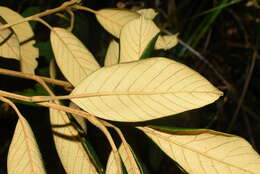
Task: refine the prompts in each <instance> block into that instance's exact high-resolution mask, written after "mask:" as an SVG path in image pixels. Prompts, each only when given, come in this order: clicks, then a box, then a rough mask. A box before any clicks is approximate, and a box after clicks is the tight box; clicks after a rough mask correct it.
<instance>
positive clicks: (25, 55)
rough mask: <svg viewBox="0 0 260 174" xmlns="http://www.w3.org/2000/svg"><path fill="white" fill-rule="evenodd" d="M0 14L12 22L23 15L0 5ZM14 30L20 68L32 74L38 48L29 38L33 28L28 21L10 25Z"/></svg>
mask: <svg viewBox="0 0 260 174" xmlns="http://www.w3.org/2000/svg"><path fill="white" fill-rule="evenodd" d="M0 16H1V17H2V18H3V19H4V20H5V21H6V22H7V23H12V22H15V21H18V20H21V19H23V17H22V16H21V15H20V14H19V13H16V12H15V11H13V10H11V9H9V8H7V7H3V6H0ZM11 28H12V29H13V31H14V32H15V34H16V36H17V38H18V40H19V43H20V44H21V45H20V51H21V52H20V54H21V57H20V62H21V70H22V72H25V73H30V74H34V70H35V68H36V67H37V64H38V63H37V61H36V58H38V57H39V52H38V48H36V47H34V46H33V45H34V44H35V40H31V39H32V38H33V36H34V33H33V30H32V28H31V26H30V24H29V23H28V22H23V23H20V24H17V25H14V26H12V27H11Z"/></svg>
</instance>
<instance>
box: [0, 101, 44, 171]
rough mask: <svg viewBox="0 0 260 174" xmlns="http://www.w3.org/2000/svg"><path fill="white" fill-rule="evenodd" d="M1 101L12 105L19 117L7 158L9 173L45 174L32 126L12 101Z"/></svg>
mask: <svg viewBox="0 0 260 174" xmlns="http://www.w3.org/2000/svg"><path fill="white" fill-rule="evenodd" d="M1 100H2V101H4V102H7V103H8V104H9V105H11V107H12V108H13V109H14V110H15V112H16V113H17V115H18V117H19V119H18V122H17V124H16V128H15V131H14V136H13V139H12V142H11V145H10V147H9V151H8V156H7V170H8V173H9V174H17V173H19V174H30V173H39V174H45V173H46V172H45V169H44V166H43V161H42V158H41V154H40V151H39V148H38V145H37V143H36V141H35V137H34V134H33V132H32V130H31V127H30V125H29V124H28V122H27V121H26V120H25V119H24V117H23V116H22V114H21V113H20V112H19V110H18V108H17V107H16V106H15V105H14V104H13V103H12V102H11V101H9V100H7V99H3V98H2V99H1Z"/></svg>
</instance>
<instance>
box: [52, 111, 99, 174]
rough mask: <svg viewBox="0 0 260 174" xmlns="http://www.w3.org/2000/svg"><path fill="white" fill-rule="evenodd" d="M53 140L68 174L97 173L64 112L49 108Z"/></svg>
mask: <svg viewBox="0 0 260 174" xmlns="http://www.w3.org/2000/svg"><path fill="white" fill-rule="evenodd" d="M50 116H51V117H50V120H51V124H52V127H53V128H52V130H53V131H54V142H55V146H56V149H57V152H58V154H59V157H60V159H61V162H62V165H63V167H64V168H65V170H66V172H67V173H68V174H82V173H87V174H97V171H96V169H95V167H94V166H93V164H92V163H91V161H90V159H89V157H88V155H87V152H86V151H85V150H84V148H83V146H82V144H81V142H80V141H79V135H78V132H77V131H76V130H75V128H74V127H73V126H72V125H71V124H70V120H69V119H68V117H67V115H66V113H64V112H61V111H57V110H54V109H50Z"/></svg>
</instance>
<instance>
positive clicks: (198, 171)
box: [139, 127, 260, 174]
mask: <svg viewBox="0 0 260 174" xmlns="http://www.w3.org/2000/svg"><path fill="white" fill-rule="evenodd" d="M139 129H141V130H142V131H143V132H144V133H145V134H146V135H147V136H148V137H150V138H151V139H152V140H153V141H154V142H155V143H156V144H157V145H158V146H159V147H160V148H161V149H162V150H163V151H164V152H165V153H166V154H167V155H168V156H170V157H171V158H172V159H173V160H175V161H176V162H178V163H179V164H180V165H181V166H182V167H183V168H184V169H185V170H186V171H187V172H188V173H189V174H258V173H259V171H260V156H259V155H258V154H257V153H256V152H255V151H254V150H253V148H252V146H251V145H250V144H249V143H248V142H247V141H245V140H244V139H242V138H240V137H237V136H224V135H221V134H216V133H213V134H211V133H201V134H199V133H197V134H195V135H173V134H168V133H164V132H160V131H157V130H154V129H151V128H147V127H144V128H141V127H140V128H139Z"/></svg>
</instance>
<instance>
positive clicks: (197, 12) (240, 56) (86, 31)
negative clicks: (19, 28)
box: [0, 0, 260, 174]
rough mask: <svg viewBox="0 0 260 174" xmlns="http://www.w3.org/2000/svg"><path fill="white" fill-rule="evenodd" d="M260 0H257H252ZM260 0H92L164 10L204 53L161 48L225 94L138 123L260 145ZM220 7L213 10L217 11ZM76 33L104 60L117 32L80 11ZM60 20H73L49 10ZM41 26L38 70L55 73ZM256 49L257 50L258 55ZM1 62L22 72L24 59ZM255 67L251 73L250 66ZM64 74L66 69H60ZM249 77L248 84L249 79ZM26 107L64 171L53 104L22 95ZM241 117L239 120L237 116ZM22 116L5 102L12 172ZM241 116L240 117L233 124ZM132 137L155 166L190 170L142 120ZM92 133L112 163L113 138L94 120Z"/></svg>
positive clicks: (28, 10) (0, 160) (50, 159)
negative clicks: (218, 134)
mask: <svg viewBox="0 0 260 174" xmlns="http://www.w3.org/2000/svg"><path fill="white" fill-rule="evenodd" d="M62 2H64V1H59V0H48V1H46V0H20V1H17V0H9V1H1V2H0V5H3V6H7V7H9V8H11V9H13V10H15V11H17V12H19V13H20V14H22V15H24V16H30V15H32V14H35V13H37V12H40V11H44V10H46V9H50V8H55V7H57V6H59V5H60V4H62ZM250 2H251V3H253V2H254V3H255V4H254V5H253V6H249V5H248V4H249V3H250ZM257 3H258V4H259V5H260V3H259V2H258V1H245V0H244V1H243V0H241V1H239V0H238V1H228V0H200V1H193V0H182V1H175V0H140V1H137V0H136V1H135V0H125V1H117V0H102V1H96V0H88V1H83V2H82V5H84V6H87V7H90V8H93V9H101V8H109V7H125V8H131V9H138V8H154V9H156V10H157V11H158V16H157V17H156V19H155V21H156V23H157V25H158V26H159V27H160V28H161V29H162V30H167V31H169V32H172V33H177V32H178V33H179V38H180V39H181V40H182V41H184V42H185V43H187V44H188V45H190V46H191V47H193V48H194V49H195V50H196V51H197V52H198V53H199V54H200V55H201V56H203V57H198V56H197V55H195V54H194V51H190V50H188V49H187V47H186V46H184V45H183V44H178V46H177V47H175V48H173V49H170V50H168V51H164V52H155V53H154V54H155V55H161V56H165V57H168V58H171V59H174V60H177V61H180V62H182V63H184V64H186V65H188V66H190V67H192V68H193V69H195V70H196V71H198V72H200V73H201V74H203V75H204V76H205V77H206V78H207V79H208V80H209V81H211V82H212V83H213V84H214V85H215V86H216V87H218V88H219V89H221V90H222V91H223V92H224V93H225V95H224V96H223V97H221V98H220V99H219V100H218V101H216V102H215V103H213V104H211V105H208V106H206V107H203V108H200V109H197V110H193V111H189V112H185V113H183V114H179V115H177V116H175V117H167V118H163V119H159V120H155V121H150V122H145V123H138V125H147V124H148V125H149V124H156V125H168V126H179V127H188V128H209V129H213V130H217V131H222V132H228V133H233V134H236V135H239V136H241V137H243V138H245V139H247V140H248V141H249V142H250V143H251V144H252V146H253V148H254V149H255V150H256V151H258V152H259V151H260V139H259V135H260V124H259V123H260V115H259V114H260V110H259V106H260V100H258V99H259V95H260V84H259V83H260V82H259V80H260V62H259V59H260V56H259V55H258V53H257V51H259V48H260V45H259V37H260V36H259V32H257V31H259V29H260V23H259V22H260V18H259V15H260V13H259V12H260V6H259V5H258V4H257ZM212 9H213V10H212ZM75 15H76V22H75V27H74V30H73V33H74V34H75V35H76V36H78V38H79V39H80V40H81V41H82V42H83V43H84V44H85V45H86V46H87V47H88V48H89V49H90V50H91V52H92V53H93V54H94V55H95V57H96V58H97V60H98V61H99V63H100V64H101V65H103V61H104V56H105V53H106V48H107V46H108V43H109V41H110V40H111V39H112V36H111V35H109V34H108V33H107V32H106V31H105V30H104V29H103V28H102V27H101V26H100V25H99V24H98V23H97V21H96V19H95V17H94V16H93V14H90V13H88V12H83V11H77V12H75ZM44 19H45V20H46V21H47V22H48V23H49V24H51V25H52V26H59V27H66V26H68V22H66V21H65V20H63V19H61V18H59V17H58V16H56V15H50V16H47V17H44ZM31 24H32V26H33V30H34V31H35V39H36V42H37V43H36V47H38V48H39V49H40V57H39V58H38V59H37V60H38V62H39V66H38V67H37V69H36V73H37V74H40V75H44V76H49V74H48V64H49V61H50V59H51V58H52V57H53V56H52V52H51V48H50V44H49V42H48V40H49V31H48V29H47V28H46V27H44V26H43V25H42V24H39V23H31ZM254 55H255V56H254ZM0 67H1V68H7V69H12V70H17V71H19V62H17V61H15V60H11V59H3V58H0ZM250 72H251V73H250ZM59 77H60V78H61V79H64V78H63V77H62V74H61V73H60V74H59ZM247 84H248V86H247ZM0 89H1V90H6V91H10V92H16V93H21V94H23V95H33V94H40V93H42V92H43V91H42V89H41V88H39V87H38V86H37V85H36V84H35V82H33V81H30V80H24V79H19V78H14V77H9V76H3V75H0ZM53 90H54V91H56V93H57V94H63V93H64V94H65V91H64V90H63V89H60V88H53ZM17 106H18V108H19V109H20V110H21V112H22V114H23V115H24V116H25V117H26V118H27V120H28V121H29V123H30V124H31V126H32V128H33V130H34V133H35V135H36V138H37V141H38V143H39V146H40V150H41V152H42V154H43V158H44V160H45V165H46V168H47V171H48V173H64V170H63V168H62V166H61V165H60V163H59V159H58V157H57V153H56V151H55V148H54V145H53V142H52V135H51V130H50V125H49V118H48V109H46V108H42V107H36V106H29V105H28V104H24V103H21V102H17ZM232 120H233V121H232ZM16 121H17V117H16V114H15V113H14V112H13V111H12V109H10V107H8V106H7V105H5V104H3V103H1V110H0V166H1V171H0V173H6V169H5V168H6V155H7V152H8V147H9V144H10V142H11V138H12V134H13V131H14V128H15V124H16ZM231 123H234V124H231ZM115 124H117V125H118V126H120V127H123V131H124V132H125V134H126V135H127V138H128V141H129V142H130V144H131V145H132V147H133V148H134V149H135V150H136V153H137V154H139V157H140V159H141V160H142V161H143V162H144V164H145V165H146V167H147V170H148V171H149V172H150V173H157V174H166V173H167V174H171V173H172V174H175V173H182V172H181V170H180V169H179V168H178V167H176V165H175V164H174V162H173V161H172V160H170V159H169V158H168V157H167V156H166V155H165V154H163V153H162V152H161V151H160V150H159V149H158V148H157V147H156V146H155V145H154V144H153V143H152V142H151V141H149V140H148V139H147V138H146V137H145V136H144V135H143V134H142V133H140V132H138V131H136V130H134V129H132V126H135V125H136V124H134V123H132V124H130V123H129V124H120V123H115ZM88 130H89V131H88V132H89V133H88V138H89V139H90V140H91V142H92V145H93V147H94V148H95V150H96V151H97V153H98V154H99V156H100V160H101V162H102V163H103V164H104V166H105V164H106V159H107V156H108V154H109V147H108V144H107V143H104V142H105V141H106V140H105V137H104V136H103V135H102V134H101V133H100V132H99V131H98V130H97V129H96V128H94V127H92V126H91V125H89V127H88Z"/></svg>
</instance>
